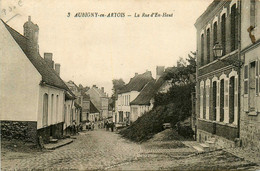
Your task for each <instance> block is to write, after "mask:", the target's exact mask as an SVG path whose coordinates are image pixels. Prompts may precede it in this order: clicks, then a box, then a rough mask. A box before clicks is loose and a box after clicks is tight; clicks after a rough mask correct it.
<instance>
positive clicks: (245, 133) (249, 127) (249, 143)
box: [240, 121, 260, 152]
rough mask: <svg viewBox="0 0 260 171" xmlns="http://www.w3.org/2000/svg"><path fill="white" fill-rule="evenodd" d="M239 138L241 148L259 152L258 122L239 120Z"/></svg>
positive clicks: (259, 135)
mask: <svg viewBox="0 0 260 171" xmlns="http://www.w3.org/2000/svg"><path fill="white" fill-rule="evenodd" d="M240 139H241V141H242V147H243V148H249V149H252V150H254V151H256V152H260V122H252V121H251V122H250V121H241V131H240Z"/></svg>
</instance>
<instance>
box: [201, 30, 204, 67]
mask: <svg viewBox="0 0 260 171" xmlns="http://www.w3.org/2000/svg"><path fill="white" fill-rule="evenodd" d="M200 41H201V43H200V44H201V59H200V63H201V66H203V65H204V34H202V35H201V38H200Z"/></svg>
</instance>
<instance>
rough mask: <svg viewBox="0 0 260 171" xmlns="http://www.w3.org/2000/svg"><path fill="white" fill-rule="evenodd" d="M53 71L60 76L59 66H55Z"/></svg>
mask: <svg viewBox="0 0 260 171" xmlns="http://www.w3.org/2000/svg"><path fill="white" fill-rule="evenodd" d="M55 71H56V73H57V74H58V75H59V76H60V64H55Z"/></svg>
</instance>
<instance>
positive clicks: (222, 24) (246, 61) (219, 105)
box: [195, 0, 260, 151]
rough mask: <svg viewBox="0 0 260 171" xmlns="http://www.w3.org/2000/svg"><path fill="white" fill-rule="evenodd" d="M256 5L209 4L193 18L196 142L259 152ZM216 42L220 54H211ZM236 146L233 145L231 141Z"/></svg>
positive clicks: (258, 19)
mask: <svg viewBox="0 0 260 171" xmlns="http://www.w3.org/2000/svg"><path fill="white" fill-rule="evenodd" d="M259 9H260V2H259V1H257V0H250V1H238V0H232V1H217V0H214V1H213V2H212V3H211V4H210V5H209V7H208V8H207V9H206V11H205V12H204V13H203V14H202V15H201V16H200V17H199V18H198V19H197V21H196V23H195V27H196V29H197V52H198V55H197V59H198V65H197V86H196V98H197V101H196V115H197V127H196V128H197V140H198V141H200V142H204V141H206V140H207V139H209V138H211V137H214V138H215V139H216V143H217V144H218V145H219V146H223V147H230V146H235V145H239V146H242V147H245V148H251V149H254V150H257V151H260V141H259V140H260V126H259V125H260V124H259V123H260V116H259V111H260V98H259V97H260V96H259V95H260V94H259V93H260V92H259V90H260V85H259V75H260V69H259V68H260V66H259V58H260V47H259V45H260V31H259V29H258V28H259V26H258V25H259V23H260V17H257V16H260V11H259ZM216 44H221V46H222V49H223V54H222V56H220V57H216V56H214V55H213V47H214V45H216ZM236 142H237V143H236Z"/></svg>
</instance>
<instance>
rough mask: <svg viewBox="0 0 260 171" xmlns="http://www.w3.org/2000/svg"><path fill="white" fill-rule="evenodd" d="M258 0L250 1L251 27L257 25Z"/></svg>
mask: <svg viewBox="0 0 260 171" xmlns="http://www.w3.org/2000/svg"><path fill="white" fill-rule="evenodd" d="M255 2H256V0H250V26H252V27H255V25H256V3H255Z"/></svg>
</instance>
